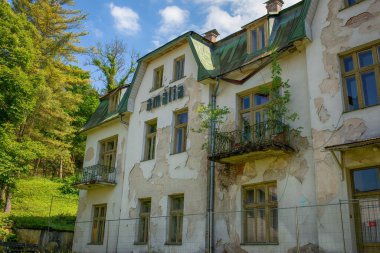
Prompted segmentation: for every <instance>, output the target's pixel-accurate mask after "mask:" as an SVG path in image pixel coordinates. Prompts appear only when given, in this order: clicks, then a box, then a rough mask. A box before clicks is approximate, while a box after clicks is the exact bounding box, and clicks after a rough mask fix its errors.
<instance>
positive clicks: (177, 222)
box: [168, 195, 184, 244]
mask: <svg viewBox="0 0 380 253" xmlns="http://www.w3.org/2000/svg"><path fill="white" fill-rule="evenodd" d="M183 202H184V197H183V195H174V196H170V214H169V239H168V243H171V244H181V243H182V223H183Z"/></svg>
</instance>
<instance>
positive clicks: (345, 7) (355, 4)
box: [339, 0, 365, 12]
mask: <svg viewBox="0 0 380 253" xmlns="http://www.w3.org/2000/svg"><path fill="white" fill-rule="evenodd" d="M362 2H365V0H362V1H360V2H357V3H354V4H353V5H346V3H345V4H344V7H343V8H342V9H340V10H339V12H341V11H344V10H347V9H349V8H351V7H353V6H357V5H358V4H361V3H362Z"/></svg>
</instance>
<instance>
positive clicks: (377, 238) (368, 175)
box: [351, 166, 380, 252]
mask: <svg viewBox="0 0 380 253" xmlns="http://www.w3.org/2000/svg"><path fill="white" fill-rule="evenodd" d="M351 178H352V180H351V181H352V192H353V198H354V203H355V205H354V212H355V220H356V230H357V232H356V234H357V237H358V241H359V248H360V249H359V250H360V252H372V251H371V250H380V166H379V167H376V166H374V167H367V168H361V169H355V170H352V171H351ZM373 252H375V251H373Z"/></svg>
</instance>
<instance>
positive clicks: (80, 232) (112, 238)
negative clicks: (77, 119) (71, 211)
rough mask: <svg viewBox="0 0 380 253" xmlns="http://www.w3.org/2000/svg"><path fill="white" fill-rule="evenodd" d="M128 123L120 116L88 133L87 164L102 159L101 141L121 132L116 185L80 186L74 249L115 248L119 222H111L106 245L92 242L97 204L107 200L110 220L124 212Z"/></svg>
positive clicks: (102, 250)
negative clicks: (121, 206)
mask: <svg viewBox="0 0 380 253" xmlns="http://www.w3.org/2000/svg"><path fill="white" fill-rule="evenodd" d="M127 133H128V127H127V126H125V125H123V124H122V123H120V121H119V119H116V120H114V121H113V122H110V123H108V124H106V125H104V126H101V127H98V128H96V129H94V130H91V131H89V132H88V133H87V141H86V152H85V159H84V164H83V166H84V167H86V166H91V165H94V164H97V163H98V161H99V153H100V143H99V142H100V141H101V140H103V139H106V138H109V137H112V136H115V135H117V136H118V144H117V154H116V164H115V167H116V170H117V171H116V186H106V187H94V188H92V189H89V190H80V192H79V206H78V213H77V219H76V225H75V233H74V241H73V251H74V252H91V253H92V252H94V253H95V252H114V251H115V248H116V241H117V237H118V233H119V231H118V230H119V229H118V226H117V223H115V222H112V221H111V222H107V223H106V226H105V235H104V238H105V239H104V243H103V245H90V241H91V229H92V217H93V206H94V205H98V204H107V215H106V219H107V220H117V219H118V218H119V214H120V199H121V193H122V188H123V183H124V182H123V175H124V167H125V158H126V146H127Z"/></svg>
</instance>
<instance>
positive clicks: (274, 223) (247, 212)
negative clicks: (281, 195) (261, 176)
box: [242, 182, 278, 244]
mask: <svg viewBox="0 0 380 253" xmlns="http://www.w3.org/2000/svg"><path fill="white" fill-rule="evenodd" d="M242 197H243V198H242V199H243V235H244V237H243V238H244V243H268V244H270V243H278V211H277V186H276V183H275V182H268V183H260V184H254V185H247V186H244V187H243V196H242Z"/></svg>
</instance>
